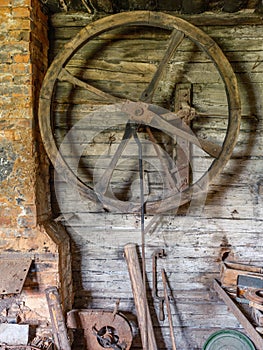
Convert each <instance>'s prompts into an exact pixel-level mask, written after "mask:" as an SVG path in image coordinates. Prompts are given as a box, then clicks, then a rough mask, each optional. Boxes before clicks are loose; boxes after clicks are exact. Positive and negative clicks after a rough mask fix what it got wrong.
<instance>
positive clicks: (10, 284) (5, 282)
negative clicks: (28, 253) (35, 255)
mask: <svg viewBox="0 0 263 350" xmlns="http://www.w3.org/2000/svg"><path fill="white" fill-rule="evenodd" d="M31 263H32V259H31V258H21V259H19V258H15V259H5V258H3V259H1V260H0V294H18V293H21V291H22V288H23V285H24V282H25V279H26V276H27V274H28V271H29V268H30V265H31Z"/></svg>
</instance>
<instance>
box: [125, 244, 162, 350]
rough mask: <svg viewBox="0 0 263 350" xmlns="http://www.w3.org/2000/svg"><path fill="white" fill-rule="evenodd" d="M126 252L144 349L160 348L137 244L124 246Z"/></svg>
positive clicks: (153, 349)
mask: <svg viewBox="0 0 263 350" xmlns="http://www.w3.org/2000/svg"><path fill="white" fill-rule="evenodd" d="M124 253H125V258H126V262H127V265H128V270H129V274H130V280H131V286H132V293H133V297H134V302H135V307H136V312H137V318H138V323H139V328H140V331H141V338H142V346H143V350H158V348H157V345H156V340H155V336H154V331H153V325H152V320H151V315H150V311H149V306H148V303H147V302H146V301H147V298H146V294H145V288H144V285H143V280H142V274H141V269H140V264H139V259H138V255H137V251H136V245H135V244H133V243H129V244H127V245H126V246H125V247H124Z"/></svg>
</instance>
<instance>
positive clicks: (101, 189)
mask: <svg viewBox="0 0 263 350" xmlns="http://www.w3.org/2000/svg"><path fill="white" fill-rule="evenodd" d="M131 135H132V127H131V125H130V122H128V123H127V124H126V129H125V132H124V135H123V137H122V140H121V143H120V144H119V146H118V148H117V150H116V152H115V154H114V156H113V157H112V159H111V162H110V164H109V166H108V167H107V169H106V170H105V172H104V173H103V175H102V176H101V177H100V179H99V181H98V182H97V183H96V185H95V191H96V193H98V194H99V195H101V194H102V195H105V193H106V192H107V189H108V187H109V184H110V180H111V178H112V174H113V171H114V170H115V168H116V166H117V163H118V161H119V159H120V157H121V155H122V153H123V151H124V149H125V147H126V146H127V144H128V142H129V140H130V138H131Z"/></svg>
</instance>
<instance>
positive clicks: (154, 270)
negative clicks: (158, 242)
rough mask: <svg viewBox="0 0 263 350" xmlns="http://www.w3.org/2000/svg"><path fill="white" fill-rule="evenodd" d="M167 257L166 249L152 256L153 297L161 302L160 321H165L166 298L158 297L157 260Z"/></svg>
mask: <svg viewBox="0 0 263 350" xmlns="http://www.w3.org/2000/svg"><path fill="white" fill-rule="evenodd" d="M164 256H165V252H164V249H157V250H155V251H154V252H153V254H152V284H153V286H152V297H153V299H157V300H158V301H159V320H160V321H164V296H159V295H158V287H157V259H158V258H163V257H164Z"/></svg>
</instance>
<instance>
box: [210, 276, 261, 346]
mask: <svg viewBox="0 0 263 350" xmlns="http://www.w3.org/2000/svg"><path fill="white" fill-rule="evenodd" d="M214 290H215V291H216V292H217V293H218V295H219V297H220V298H221V299H222V300H223V301H224V302H225V304H226V305H227V307H228V308H229V310H230V311H231V312H232V313H233V314H234V315H235V317H236V318H237V320H238V321H239V322H240V324H241V325H242V326H243V328H244V329H245V331H246V332H247V333H248V335H249V336H250V337H251V339H252V341H253V343H254V344H255V345H256V346H257V348H258V349H263V338H262V337H261V335H260V334H259V333H258V332H257V331H256V329H255V328H254V326H253V325H252V324H251V322H250V321H249V320H248V318H247V317H246V316H245V315H244V314H243V313H242V311H241V310H240V309H239V307H238V306H237V305H236V303H235V302H234V301H233V300H232V299H231V297H230V296H229V295H228V294H227V292H225V290H224V289H223V288H222V287H221V285H220V283H219V282H218V281H217V280H214Z"/></svg>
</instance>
